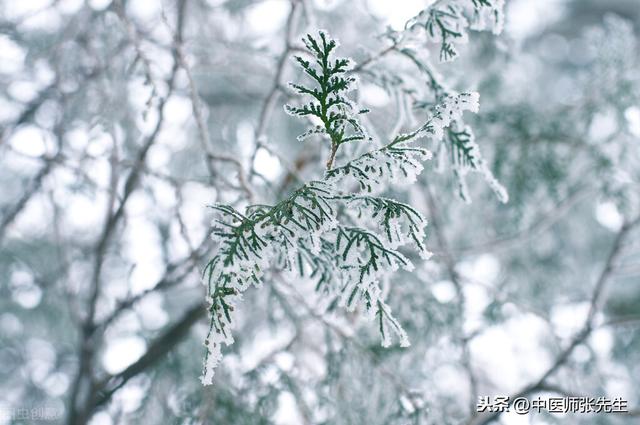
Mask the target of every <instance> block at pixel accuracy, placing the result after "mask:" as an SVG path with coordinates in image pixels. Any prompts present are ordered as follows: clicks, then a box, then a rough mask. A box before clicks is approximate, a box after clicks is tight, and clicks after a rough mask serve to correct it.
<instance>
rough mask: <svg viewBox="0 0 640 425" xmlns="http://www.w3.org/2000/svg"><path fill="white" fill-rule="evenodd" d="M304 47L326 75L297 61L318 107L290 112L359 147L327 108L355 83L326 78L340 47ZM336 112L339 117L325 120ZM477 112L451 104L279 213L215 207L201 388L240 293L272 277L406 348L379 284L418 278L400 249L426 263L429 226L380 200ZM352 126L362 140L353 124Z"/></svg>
mask: <svg viewBox="0 0 640 425" xmlns="http://www.w3.org/2000/svg"><path fill="white" fill-rule="evenodd" d="M306 42H307V48H308V49H309V50H310V51H311V52H313V53H314V54H315V57H316V64H317V65H318V66H320V69H321V70H322V71H318V70H317V69H316V68H315V67H313V66H311V64H310V63H309V62H306V61H305V60H303V59H299V60H298V62H299V63H300V65H301V66H302V68H303V69H304V70H305V72H306V73H307V74H308V75H310V76H311V77H312V78H313V79H315V80H316V81H317V82H318V83H319V84H321V85H320V88H318V87H316V88H314V89H307V88H302V86H299V91H300V92H304V93H305V94H308V95H310V96H311V97H312V98H313V99H315V100H312V101H311V103H309V104H308V105H305V106H303V107H299V108H297V107H290V108H289V111H290V112H292V113H294V115H301V116H305V115H306V114H310V115H316V114H319V115H320V116H321V117H326V118H327V119H329V120H330V121H329V122H330V125H328V126H327V127H325V128H324V130H323V131H325V132H326V134H327V135H328V136H329V137H330V138H331V140H332V144H334V147H335V143H346V142H348V141H351V140H356V139H349V138H350V137H354V136H345V134H347V133H346V132H345V131H344V128H345V126H347V125H351V124H352V123H351V122H350V121H349V120H348V119H343V118H341V117H342V115H340V114H341V112H339V111H342V108H348V106H346V105H350V104H349V103H348V102H347V101H346V100H345V101H342V100H334V101H331V100H329V102H331V105H330V106H327V105H328V103H326V102H325V100H327V99H340V97H339V96H340V94H339V93H341V92H342V91H344V90H346V88H347V87H348V86H349V84H351V83H352V80H351V79H350V77H345V76H333V77H332V76H330V74H329V71H330V70H333V71H335V70H339V72H337V73H339V74H343V70H344V69H345V68H344V67H346V62H344V61H343V60H340V59H337V60H335V61H333V60H331V59H329V57H330V54H331V52H332V51H333V50H334V49H335V47H336V45H337V44H336V43H335V41H333V40H332V39H330V38H329V37H328V36H326V34H324V33H323V32H321V33H320V36H319V38H318V39H315V38H313V37H311V36H308V37H307V38H306ZM333 71H332V72H333ZM334 73H335V72H334ZM326 84H328V85H326ZM322 85H325V88H323V87H322ZM326 87H329V88H328V89H327V88H326ZM336 87H337V89H336ZM314 90H315V91H314ZM327 93H334V94H331V95H329V94H327ZM335 93H338V94H337V95H336V94H335ZM325 95H326V96H325ZM323 105H324V106H323ZM333 107H336V108H337V109H336V110H337V111H338V112H335V113H333V112H327V111H329V109H330V108H333ZM477 109H478V95H477V94H475V93H462V94H459V95H455V96H447V97H446V98H445V99H444V100H443V101H442V103H441V104H439V105H438V106H437V107H436V108H434V110H433V111H432V113H431V114H430V116H429V119H428V120H427V121H426V122H425V123H424V124H423V125H422V126H420V127H419V128H417V129H416V130H415V131H412V132H409V133H403V134H400V135H398V136H397V137H395V138H394V139H393V140H391V141H390V142H389V143H387V144H386V145H384V146H382V147H381V148H378V149H375V150H372V151H370V152H367V153H365V154H363V155H361V156H359V157H357V158H355V159H352V160H351V161H347V162H346V163H344V164H343V165H341V166H338V167H335V168H333V167H327V168H328V170H327V171H326V173H325V175H324V177H323V179H322V180H315V181H311V182H309V183H307V184H305V185H303V186H301V187H300V188H298V189H297V190H295V191H294V192H292V193H291V194H290V195H289V196H288V197H286V198H285V199H283V200H282V201H280V202H278V203H277V204H275V205H252V206H249V207H248V208H246V209H245V211H244V212H240V211H237V210H235V209H234V208H232V207H230V206H226V205H214V206H213V207H212V208H213V210H214V211H215V219H214V220H213V222H212V225H213V230H212V238H213V239H214V241H216V242H217V252H216V253H215V255H214V257H213V258H212V259H211V261H209V263H208V264H207V266H206V267H205V269H204V273H203V281H204V284H205V285H206V286H207V293H208V296H207V298H208V301H209V314H210V319H211V321H210V327H209V332H208V335H207V338H206V342H205V344H206V346H207V351H206V355H205V364H204V373H203V376H202V382H203V383H205V384H210V383H211V382H212V379H213V374H214V369H215V367H216V366H217V364H218V363H219V362H220V360H221V359H222V351H221V350H222V346H223V345H229V344H232V343H233V335H232V329H233V326H234V323H235V319H234V313H235V311H236V307H237V304H238V303H239V302H240V301H241V300H242V294H243V293H244V292H245V291H246V290H247V289H248V288H249V287H250V286H251V285H254V286H260V285H261V283H262V280H263V279H264V276H265V273H267V272H269V271H282V272H285V275H286V274H291V273H297V274H299V275H300V276H301V277H306V278H309V279H311V280H316V281H317V286H316V289H317V290H318V291H319V292H321V293H323V294H325V295H326V299H334V300H336V299H337V300H338V301H339V304H340V305H342V306H344V307H345V308H347V309H349V310H356V309H362V310H363V311H364V312H365V313H366V315H367V316H368V317H369V318H370V319H371V320H377V323H378V327H379V331H380V335H381V339H382V345H383V346H388V345H389V344H390V343H391V337H392V335H395V336H396V337H397V339H398V340H399V342H400V345H401V346H407V345H409V341H408V337H407V335H406V333H405V332H404V330H403V329H402V327H401V325H400V322H399V321H398V320H397V319H395V318H394V317H393V315H392V314H391V308H390V307H389V306H388V305H387V304H386V303H385V301H384V299H383V296H382V291H381V288H380V282H381V281H383V279H386V278H387V277H388V276H389V275H390V274H391V273H393V272H395V271H397V270H398V269H405V270H412V269H413V264H412V263H411V261H410V260H409V258H408V257H407V256H406V255H405V254H404V253H402V252H400V251H399V249H400V248H403V247H405V246H409V247H412V248H413V249H414V251H417V253H418V254H419V255H420V256H421V257H422V258H428V257H429V256H430V253H429V252H428V250H427V249H426V245H425V242H424V239H425V233H424V228H425V226H426V225H427V222H426V220H425V218H424V217H423V216H422V214H420V212H419V211H417V210H416V209H415V208H413V207H411V206H410V205H408V204H404V203H401V202H398V201H395V200H393V199H389V198H385V197H380V196H376V195H374V193H375V192H380V191H381V190H383V189H384V187H385V186H386V183H388V182H391V183H393V184H399V183H402V182H413V181H415V178H416V176H417V175H418V174H420V172H421V171H422V169H423V165H422V162H423V161H425V160H427V159H429V158H431V152H430V151H429V150H427V149H425V148H423V147H420V146H417V145H416V144H417V142H418V141H419V140H420V139H421V138H425V137H428V138H433V139H436V140H439V139H442V138H443V135H444V133H445V131H446V129H447V128H449V127H450V126H451V125H452V124H453V123H454V122H455V121H456V120H458V119H460V118H461V116H462V114H463V112H464V111H477ZM332 114H333V115H332ZM316 116H317V115H316ZM345 116H346V115H345ZM331 120H333V121H331ZM331 123H333V124H331ZM358 126H359V124H358ZM351 127H352V130H354V131H356V132H357V131H359V130H358V128H359V127H357V126H356V125H352V126H351ZM356 134H364V133H363V132H362V133H356ZM336 137H337V138H336ZM345 137H346V138H345ZM358 137H359V136H358ZM336 141H338V142H336ZM333 153H335V150H333ZM345 179H352V180H355V181H356V182H357V183H358V184H357V185H355V186H354V185H349V184H344V183H348V182H345V181H344V180H345ZM343 188H347V189H343Z"/></svg>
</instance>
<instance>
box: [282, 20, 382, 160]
mask: <svg viewBox="0 0 640 425" xmlns="http://www.w3.org/2000/svg"><path fill="white" fill-rule="evenodd" d="M302 41H303V42H304V45H305V47H306V49H307V51H308V53H309V55H310V56H311V57H312V58H313V60H307V59H305V58H303V57H301V56H295V60H296V61H297V62H298V64H299V65H300V67H302V69H303V70H304V72H305V74H306V75H307V76H308V77H309V79H310V80H311V82H312V84H313V85H310V86H307V85H302V84H296V83H290V84H289V85H290V86H291V87H292V88H293V89H294V90H295V91H296V92H298V94H300V95H303V96H305V97H307V98H310V100H309V102H308V103H305V104H303V105H301V106H293V105H285V111H286V112H287V113H289V114H291V115H293V116H297V117H309V118H312V119H313V120H315V121H316V122H318V124H317V125H314V126H312V127H310V128H308V129H307V130H306V131H305V132H304V133H303V134H301V135H300V136H298V140H301V141H302V140H304V139H306V138H307V137H309V136H312V135H315V134H321V135H325V136H327V137H328V138H329V139H330V141H331V145H332V148H333V149H337V148H338V147H339V146H340V145H342V144H344V143H349V142H355V141H360V140H366V139H369V138H370V137H369V135H368V134H367V132H366V130H365V129H364V127H363V126H362V125H361V124H360V122H359V121H358V118H357V115H359V114H363V113H366V112H368V111H367V110H366V109H361V108H358V107H357V106H356V105H355V104H354V103H353V101H352V100H351V99H349V98H348V97H347V96H346V94H347V93H348V92H349V91H351V90H353V89H354V87H355V84H356V77H354V76H353V75H349V74H348V71H349V69H350V66H351V60H350V59H348V58H334V57H333V52H334V50H335V49H336V48H337V47H338V42H337V40H335V39H332V38H331V37H329V36H328V35H327V33H326V32H324V31H319V32H318V35H317V36H316V37H314V36H312V35H311V34H308V35H307V36H306V37H305V38H303V40H302Z"/></svg>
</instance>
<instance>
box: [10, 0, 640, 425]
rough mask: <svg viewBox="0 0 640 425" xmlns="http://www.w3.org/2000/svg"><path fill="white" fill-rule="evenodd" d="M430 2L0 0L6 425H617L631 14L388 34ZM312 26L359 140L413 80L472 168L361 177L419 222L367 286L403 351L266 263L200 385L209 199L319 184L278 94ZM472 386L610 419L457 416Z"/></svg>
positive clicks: (550, 10) (635, 305) (607, 5)
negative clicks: (418, 235)
mask: <svg viewBox="0 0 640 425" xmlns="http://www.w3.org/2000/svg"><path fill="white" fill-rule="evenodd" d="M447 2H449V3H461V4H462V3H465V4H466V5H467V6H465V7H469V8H472V7H476V6H477V5H478V4H480V6H477V7H489V6H483V5H482V4H483V3H485V2H486V0H440V1H438V2H436V3H437V4H445V5H446V3H447ZM431 3H432V2H430V1H422V0H399V1H395V2H392V1H387V0H353V1H351V0H262V1H252V0H171V1H169V0H167V1H157V2H151V1H142V0H128V1H125V0H114V1H109V0H88V1H86V2H85V1H83V0H30V1H12V0H2V1H0V294H1V296H0V423H13V422H15V423H31V422H32V421H31V420H25V418H22V419H20V418H19V417H18V416H20V415H19V413H20V412H21V410H20V409H34V408H43V407H46V408H47V409H48V410H47V412H49V414H50V417H49V418H39V419H40V420H42V419H47V420H52V421H55V423H69V424H78V423H91V424H100V425H102V424H119V423H145V424H146V423H149V424H164V423H185V424H186V423H194V424H195V423H204V424H271V423H274V424H403V425H404V424H469V425H480V424H489V423H500V424H505V425H509V424H514V425H519V424H540V425H541V424H556V423H559V424H565V423H567V424H635V423H638V421H639V420H640V410H639V409H640V326H639V325H640V42H639V41H638V35H639V34H640V2H639V1H638V0H606V1H605V0H547V1H544V2H543V1H533V0H507V1H506V5H505V15H504V21H505V22H504V24H505V29H504V31H502V32H499V31H497V28H484V29H485V30H486V29H488V31H475V30H473V29H471V30H470V31H469V34H468V43H467V44H456V45H455V47H456V48H457V50H458V52H459V56H458V57H456V58H449V57H446V56H448V54H449V53H447V52H445V58H444V59H455V60H448V61H441V60H440V59H442V58H443V57H442V56H443V55H442V52H443V50H441V49H442V46H441V44H440V43H439V42H434V40H429V39H428V37H427V36H424V34H422V38H420V36H421V33H419V32H418V34H416V35H415V37H414V38H412V37H407V38H402V37H404V36H402V37H401V39H398V34H403V29H404V28H405V23H406V22H407V21H408V20H410V19H411V18H412V17H413V16H415V15H416V14H418V12H420V11H421V10H425V9H427V8H428V7H434V5H433V4H431ZM488 3H494V4H497V3H501V2H499V1H498V0H494V1H493V2H488ZM427 10H428V9H427ZM471 10H473V9H471ZM414 22H415V21H414ZM320 28H323V29H326V30H327V31H329V33H330V34H331V35H332V36H334V37H336V38H338V39H339V40H340V46H339V48H338V51H337V53H336V54H337V55H338V56H348V57H350V58H353V60H354V61H355V63H356V68H355V69H354V70H353V71H352V74H353V75H355V76H357V78H358V80H359V81H358V86H357V89H356V90H355V91H353V92H351V93H349V94H348V96H349V97H350V98H351V99H352V100H357V101H358V104H359V105H361V106H363V107H366V108H368V109H370V112H369V113H368V114H366V115H362V118H360V119H361V123H362V124H363V126H365V127H367V128H368V129H369V134H371V136H372V139H373V141H372V142H369V143H372V144H373V146H374V147H375V146H381V145H382V144H383V143H384V142H385V140H386V139H387V138H389V137H394V136H393V135H394V134H396V133H398V132H399V131H409V130H411V129H413V128H415V127H416V126H419V125H421V124H422V122H424V117H425V116H427V115H428V114H429V113H432V112H433V111H434V108H435V106H436V104H437V102H436V101H437V100H438V99H439V98H438V96H437V95H434V92H435V93H436V94H438V92H439V91H448V92H468V91H476V92H478V93H479V94H480V108H479V111H478V113H475V114H474V113H469V112H465V113H464V120H465V123H466V124H468V125H469V126H470V127H471V128H472V129H473V132H474V133H475V140H476V142H477V143H478V145H479V149H480V151H481V152H482V156H483V158H484V164H486V167H487V168H486V170H484V171H483V170H474V169H470V170H468V169H467V168H468V167H466V168H465V167H463V166H461V164H459V163H457V162H456V161H455V158H454V157H453V155H451V154H450V153H447V146H446V143H447V141H449V142H452V140H453V139H451V138H450V137H453V136H452V135H451V133H447V136H446V137H445V138H444V141H438V140H437V138H430V137H429V136H428V135H427V137H424V138H423V139H422V140H421V141H420V142H419V143H420V146H422V147H425V148H428V149H429V150H431V151H432V152H434V155H435V157H434V158H433V159H431V160H429V161H426V162H425V163H424V171H422V173H421V174H420V175H419V176H418V178H417V181H416V182H415V183H414V184H411V185H409V186H401V187H400V186H397V185H396V184H395V183H394V181H391V182H389V184H388V185H387V186H385V187H383V188H381V189H380V191H381V193H382V194H384V196H388V197H391V198H394V199H399V200H401V201H402V202H406V203H408V204H410V205H412V206H413V207H415V208H416V209H417V210H418V211H419V212H420V213H422V214H424V216H425V217H426V219H427V221H428V226H427V227H426V247H427V249H428V250H429V251H431V252H433V254H434V255H433V256H432V257H431V258H430V259H429V260H427V261H424V260H422V259H420V258H419V257H418V256H417V255H415V254H414V255H412V256H411V260H412V261H413V263H414V264H415V269H414V270H413V271H405V270H400V271H396V272H394V273H392V274H389V275H388V276H386V277H385V278H384V279H383V281H382V285H381V289H382V294H383V295H384V298H385V300H386V303H387V304H388V306H390V308H391V309H392V310H393V314H394V316H395V319H397V321H398V323H399V324H401V326H402V328H403V329H404V331H405V332H406V334H407V336H408V338H409V339H410V341H411V346H410V347H400V346H399V345H398V344H392V345H391V346H390V347H386V348H384V347H381V344H380V335H379V332H378V329H377V326H376V324H374V323H372V322H371V321H369V320H367V318H366V317H364V316H363V315H362V314H360V312H359V309H356V310H355V311H353V312H351V311H347V310H345V309H343V308H339V307H336V306H335V305H334V304H335V303H334V302H332V300H331V299H327V297H326V294H325V293H324V292H322V291H320V292H319V291H316V290H315V289H316V285H315V283H314V282H313V279H311V278H295V277H292V276H289V275H282V274H280V273H278V272H277V271H273V272H270V273H266V274H265V276H263V282H264V283H263V285H262V286H261V287H260V288H249V289H247V291H246V292H245V293H244V300H243V301H242V303H240V304H238V306H237V308H236V309H237V311H236V312H235V329H234V330H233V335H234V339H235V343H234V344H233V345H229V346H223V347H222V353H223V356H224V357H223V359H222V361H221V363H220V365H219V366H218V367H217V369H216V372H215V377H214V378H213V385H211V386H203V385H202V383H201V382H200V379H199V377H200V376H201V373H202V365H203V359H204V356H205V352H206V350H205V347H204V346H203V341H204V340H205V337H206V335H207V332H208V330H209V326H210V325H209V320H208V318H207V304H206V302H205V286H203V285H202V279H201V275H202V271H203V269H204V267H205V265H206V264H207V261H208V260H210V259H211V258H212V256H213V255H214V253H215V252H216V249H217V248H218V247H217V246H216V243H215V242H214V241H212V240H211V238H210V237H209V236H210V232H211V221H212V218H213V217H214V215H215V214H214V211H213V210H212V209H211V208H208V207H207V206H208V205H213V204H215V203H223V204H226V205H232V206H233V207H234V208H237V209H239V210H240V209H242V208H244V207H246V206H247V205H248V204H249V203H260V204H270V205H273V204H275V203H277V202H279V201H281V200H282V199H284V198H285V197H286V196H287V195H288V194H290V193H291V192H292V191H293V190H295V189H296V188H297V187H299V186H300V184H301V183H304V182H308V181H310V180H314V179H319V178H322V176H323V173H324V170H325V163H326V162H327V155H328V152H329V149H328V147H327V145H326V144H325V143H321V142H320V138H316V139H314V138H311V139H307V140H305V141H298V140H297V139H296V137H297V136H298V135H299V134H300V133H302V132H303V131H304V129H305V126H304V122H303V121H301V120H299V119H296V118H293V117H291V116H289V115H287V114H286V113H285V110H284V108H283V106H284V105H285V104H287V103H290V104H299V101H298V99H299V96H298V94H297V93H296V92H295V90H293V89H292V88H291V87H290V86H287V84H286V83H287V82H289V81H294V82H296V83H299V82H300V81H302V76H303V73H302V71H301V70H300V67H299V66H297V65H296V63H295V61H294V60H293V56H294V55H296V54H301V52H303V51H304V45H303V44H302V42H301V39H302V37H303V36H304V35H305V34H307V33H313V34H316V33H317V30H318V29H320ZM477 29H482V28H477ZM491 29H493V30H494V31H491ZM422 32H423V33H424V32H425V30H422ZM498 33H499V34H498ZM436 80H437V81H436ZM440 84H442V85H440ZM445 87H446V89H445ZM434 99H435V100H434ZM452 143H453V142H452ZM358 146H359V145H356V147H354V148H351V147H349V149H347V150H345V151H344V152H343V153H342V155H343V156H338V157H337V158H336V161H337V162H339V163H344V162H345V160H346V159H345V158H347V157H348V156H352V157H353V156H356V155H357V154H360V153H362V152H366V149H364V148H363V149H364V150H358V149H360V148H358ZM438 153H439V154H440V155H438ZM467 165H468V164H467ZM487 170H488V171H487ZM467 171H469V172H468V175H467V176H466V182H467V184H468V191H467V192H468V194H467V198H468V199H462V197H461V196H460V192H461V189H460V175H461V174H464V173H465V172H467ZM474 171H481V172H474ZM488 176H489V177H495V179H496V181H491V179H490V178H488ZM497 182H500V184H501V185H502V186H504V188H505V189H506V191H507V192H508V194H509V201H508V202H507V203H503V202H500V199H499V198H500V190H497V192H498V195H499V196H496V193H494V192H496V185H497ZM492 187H493V189H494V190H492ZM407 255H410V254H407ZM487 395H490V396H496V395H505V396H512V397H513V396H516V395H526V396H529V397H534V396H538V395H580V396H594V397H599V396H607V397H610V398H613V397H623V398H624V399H626V400H628V402H629V411H630V412H629V413H628V414H599V415H596V414H550V413H536V414H529V415H525V416H520V415H516V414H514V413H508V414H507V413H505V414H493V415H487V414H478V413H477V412H476V403H477V401H478V396H487ZM33 419H38V418H33ZM34 421H35V420H34Z"/></svg>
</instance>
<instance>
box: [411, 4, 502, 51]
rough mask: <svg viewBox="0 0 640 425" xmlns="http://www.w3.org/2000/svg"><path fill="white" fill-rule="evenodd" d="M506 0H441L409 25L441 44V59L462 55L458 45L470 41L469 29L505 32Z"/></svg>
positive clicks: (417, 16)
mask: <svg viewBox="0 0 640 425" xmlns="http://www.w3.org/2000/svg"><path fill="white" fill-rule="evenodd" d="M503 26H504V0H448V1H446V0H440V1H437V2H435V3H433V4H432V5H430V6H429V7H427V8H426V9H424V10H422V11H421V12H420V13H419V14H418V15H416V16H415V17H413V18H412V19H411V20H409V21H408V22H407V24H406V29H407V30H408V31H410V32H416V31H417V30H418V29H422V30H424V33H425V34H426V36H427V41H428V42H431V43H436V44H439V45H440V61H441V62H449V61H452V60H454V59H456V58H457V57H458V46H459V45H461V44H465V43H467V41H468V39H469V30H470V29H471V30H476V31H483V30H491V31H492V32H493V33H494V34H499V33H501V32H502V29H503Z"/></svg>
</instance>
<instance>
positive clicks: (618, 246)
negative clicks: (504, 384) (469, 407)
mask: <svg viewBox="0 0 640 425" xmlns="http://www.w3.org/2000/svg"><path fill="white" fill-rule="evenodd" d="M639 223H640V217H638V218H636V219H635V220H632V221H630V222H627V223H625V224H624V225H623V226H622V228H621V229H620V231H619V232H618V233H617V234H616V237H615V239H614V241H613V245H612V247H611V250H610V251H609V255H608V256H607V259H606V261H605V264H604V267H603V269H602V272H601V273H600V276H599V277H598V280H597V281H596V284H595V286H594V289H593V292H592V295H591V301H590V303H589V312H588V313H587V318H586V320H585V323H584V325H583V326H582V328H581V330H580V331H579V332H578V333H576V334H575V336H574V337H573V339H572V340H571V342H570V343H569V345H568V346H567V347H566V348H565V349H564V350H562V351H561V352H560V354H558V356H557V357H556V359H555V360H554V362H553V364H552V365H551V366H550V367H549V368H548V369H547V370H546V371H545V372H544V373H543V374H542V375H541V376H540V378H538V379H537V380H536V381H534V382H532V383H530V384H528V385H526V386H525V387H524V388H522V389H521V390H520V391H518V392H517V393H516V394H513V395H512V396H510V398H509V399H510V400H515V399H517V398H518V397H525V396H528V395H531V394H534V393H538V392H541V391H544V390H546V389H547V388H548V387H549V384H548V383H547V380H548V379H549V378H550V377H551V376H552V375H553V374H555V373H556V372H557V371H558V370H559V369H560V368H561V367H562V366H563V365H564V364H565V363H566V362H567V360H568V359H569V357H570V356H571V354H572V353H573V351H574V350H575V348H576V347H577V346H579V345H580V344H582V343H583V342H584V341H585V340H586V339H587V338H588V337H589V336H590V335H591V332H592V330H593V329H594V325H595V323H594V322H595V318H596V314H597V313H598V311H600V307H601V304H602V303H603V302H604V296H603V293H604V291H605V288H606V285H607V283H608V282H609V281H610V278H611V275H612V272H613V271H614V268H615V263H616V261H617V259H618V257H619V255H620V253H621V251H622V247H623V242H624V239H625V237H626V236H627V235H628V233H629V232H630V231H631V230H632V229H633V228H634V227H635V226H636V225H638V224H639ZM500 415H501V412H491V413H486V414H476V415H475V416H473V417H472V418H471V420H470V421H469V425H488V424H490V423H491V422H492V421H495V420H496V419H498V417H499V416H500Z"/></svg>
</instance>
